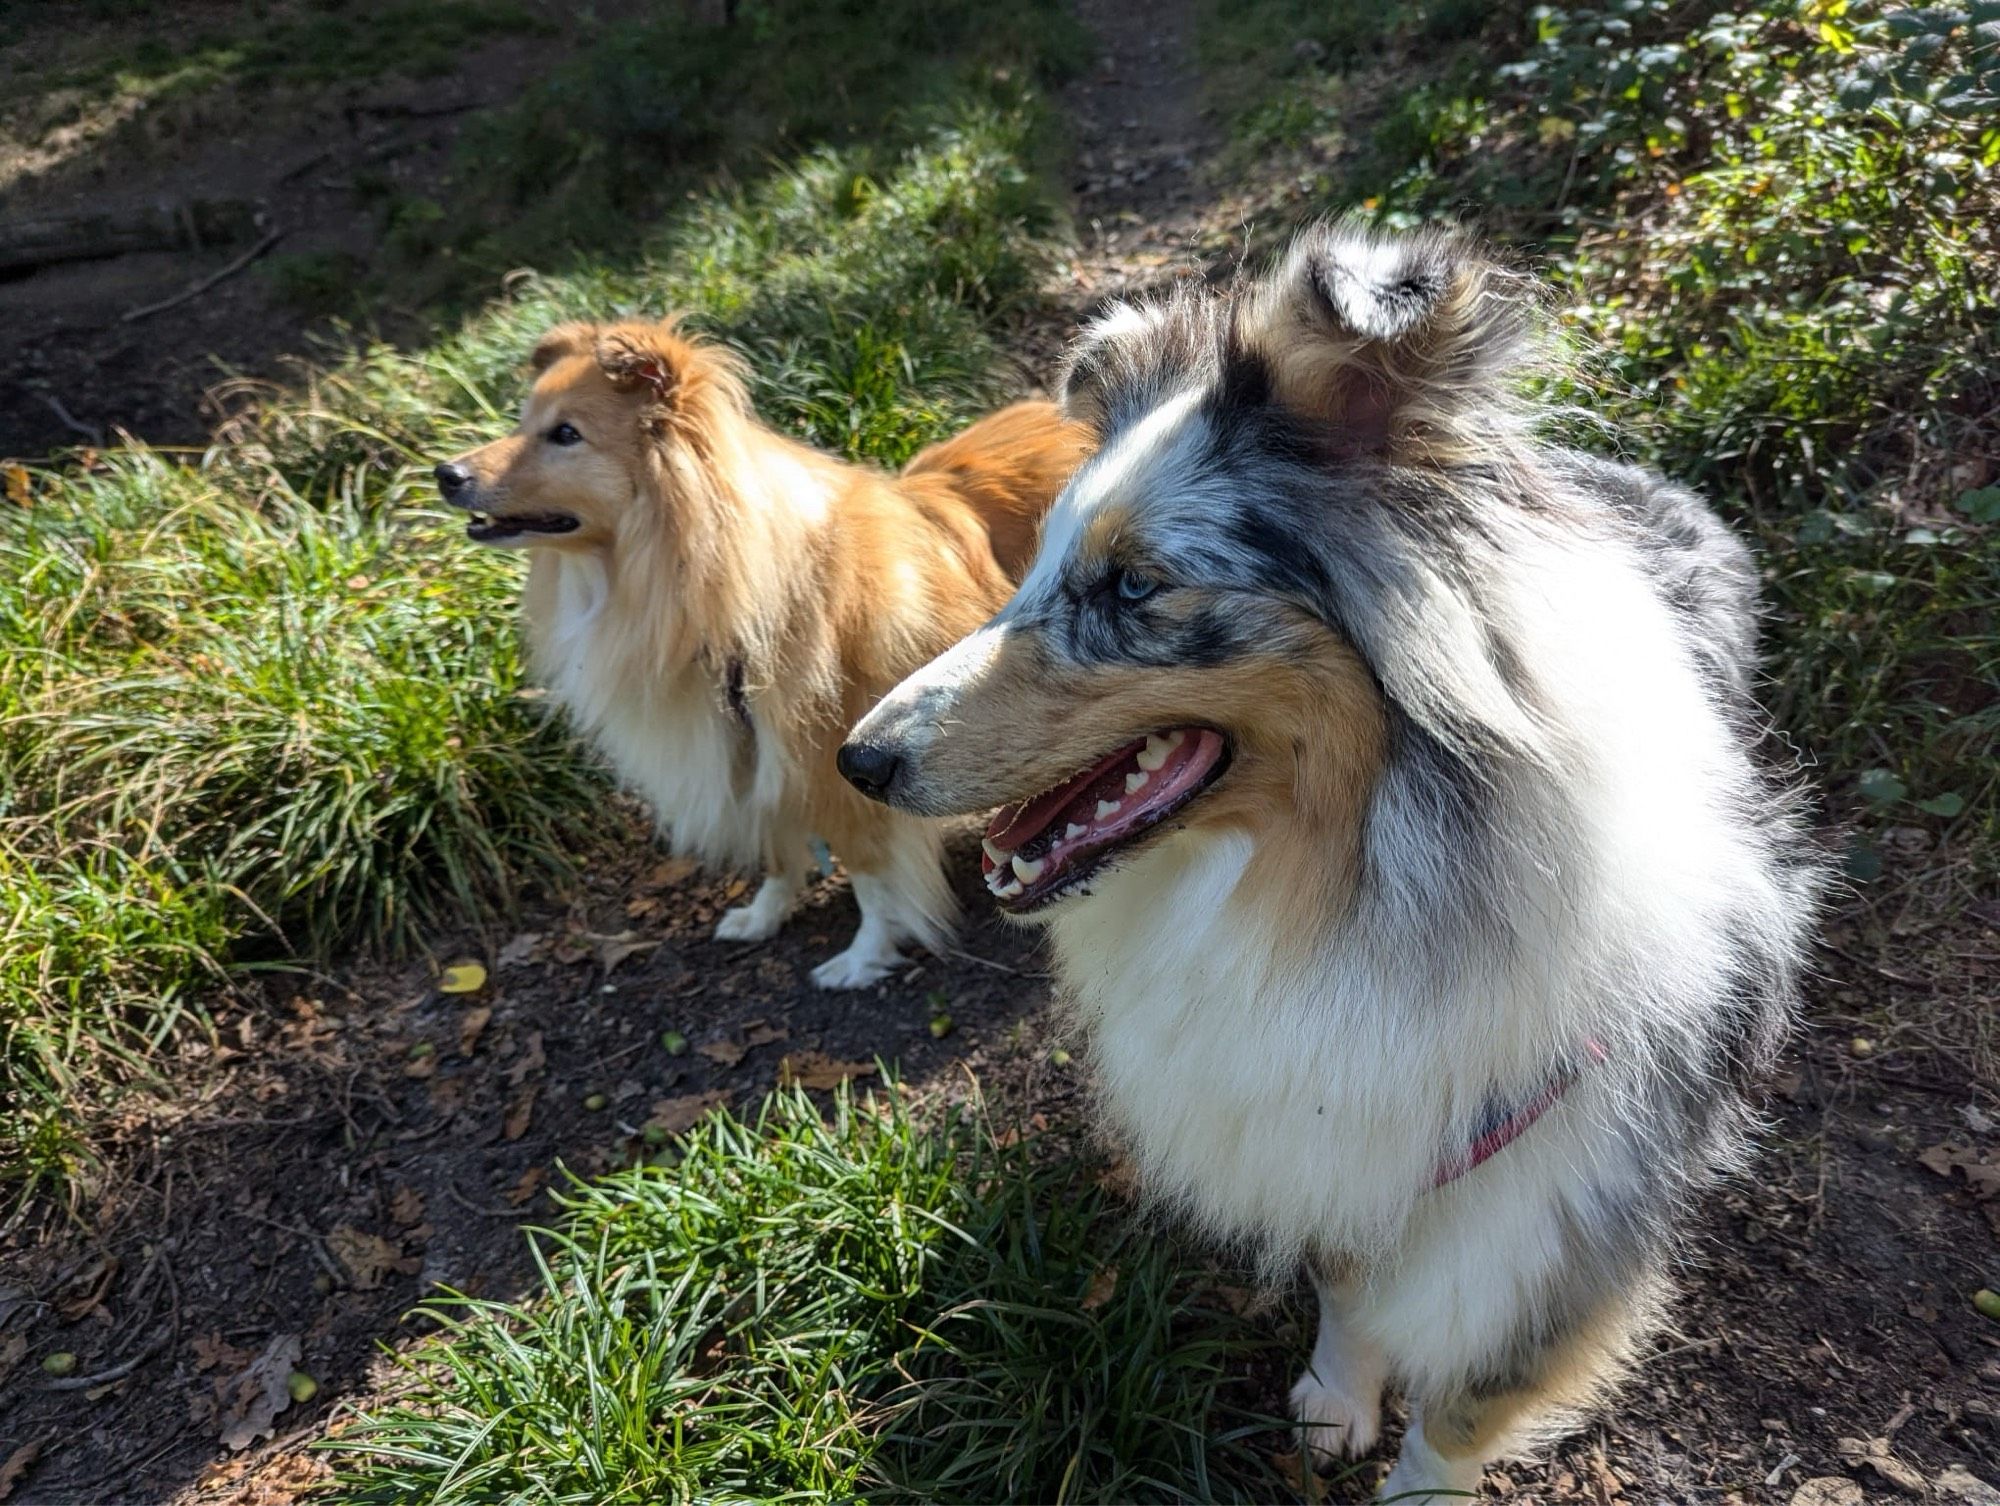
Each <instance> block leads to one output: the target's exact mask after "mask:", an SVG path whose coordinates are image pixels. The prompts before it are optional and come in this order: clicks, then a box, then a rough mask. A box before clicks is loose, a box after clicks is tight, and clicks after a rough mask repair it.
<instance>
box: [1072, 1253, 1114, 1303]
mask: <svg viewBox="0 0 2000 1506" xmlns="http://www.w3.org/2000/svg"><path fill="white" fill-rule="evenodd" d="M1117 1290H1118V1267H1117V1266H1115V1265H1107V1266H1100V1267H1099V1268H1098V1271H1097V1274H1096V1275H1094V1276H1092V1277H1091V1278H1090V1290H1089V1291H1087V1292H1085V1293H1084V1294H1083V1301H1081V1302H1079V1303H1078V1304H1077V1306H1079V1307H1081V1308H1082V1309H1083V1310H1084V1311H1085V1312H1087V1313H1094V1312H1096V1311H1097V1310H1098V1308H1100V1307H1102V1306H1104V1304H1105V1303H1107V1302H1109V1301H1110V1300H1111V1294H1112V1293H1113V1292H1115V1291H1117Z"/></svg>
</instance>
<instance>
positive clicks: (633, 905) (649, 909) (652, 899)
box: [625, 894, 665, 920]
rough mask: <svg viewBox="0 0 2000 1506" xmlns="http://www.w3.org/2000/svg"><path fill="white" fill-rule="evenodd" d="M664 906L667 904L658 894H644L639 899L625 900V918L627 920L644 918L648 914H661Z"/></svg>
mask: <svg viewBox="0 0 2000 1506" xmlns="http://www.w3.org/2000/svg"><path fill="white" fill-rule="evenodd" d="M664 908H665V906H664V905H663V904H662V903H661V902H660V900H659V898H658V897H657V896H655V895H651V894H642V895H640V896H639V897H638V898H637V899H628V900H626V901H625V918H626V919H627V920H644V919H646V918H647V917H648V916H651V915H657V914H659V912H660V911H661V910H662V909H664Z"/></svg>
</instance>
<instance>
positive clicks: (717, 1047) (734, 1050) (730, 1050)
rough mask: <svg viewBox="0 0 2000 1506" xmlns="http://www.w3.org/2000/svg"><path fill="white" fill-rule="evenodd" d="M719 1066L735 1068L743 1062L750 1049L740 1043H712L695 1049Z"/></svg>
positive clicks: (727, 1041)
mask: <svg viewBox="0 0 2000 1506" xmlns="http://www.w3.org/2000/svg"><path fill="white" fill-rule="evenodd" d="M694 1049H695V1050H696V1051H698V1052H700V1053H701V1054H702V1055H703V1056H705V1057H707V1058H708V1059H709V1060H710V1061H712V1062H714V1063H716V1064H717V1065H718V1066H723V1067H733V1066H735V1065H736V1064H737V1063H738V1062H740V1061H742V1060H743V1053H744V1052H746V1051H748V1050H749V1049H750V1048H749V1047H748V1046H745V1045H743V1044H742V1043H741V1042H740V1041H729V1040H722V1041H710V1042H709V1043H708V1044H707V1045H705V1046H697V1047H695V1048H694Z"/></svg>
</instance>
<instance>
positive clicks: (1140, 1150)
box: [840, 227, 1823, 1499]
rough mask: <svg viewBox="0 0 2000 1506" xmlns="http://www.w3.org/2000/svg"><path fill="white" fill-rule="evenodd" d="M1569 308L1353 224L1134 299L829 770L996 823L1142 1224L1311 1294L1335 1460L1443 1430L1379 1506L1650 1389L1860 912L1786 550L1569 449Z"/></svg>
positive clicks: (1470, 252) (1097, 340) (1314, 1439)
mask: <svg viewBox="0 0 2000 1506" xmlns="http://www.w3.org/2000/svg"><path fill="white" fill-rule="evenodd" d="M1539 302H1540V300H1539V298H1538V296H1537V291H1536V288H1535V286H1534V284H1533V283H1532V282H1531V281H1529V280H1528V279H1526V278H1524V277H1522V276H1521V275H1519V274H1517V273H1515V272H1512V271H1510V270H1509V269H1507V268H1505V267H1503V266H1502V265H1500V264H1499V263H1498V262H1497V261H1496V260H1494V259H1493V258H1491V257H1490V256H1489V255H1487V254H1486V253H1484V252H1482V251H1481V250H1480V249H1479V248H1478V247H1477V246H1476V245H1475V244H1473V243H1472V242H1470V241H1469V240H1468V239H1466V238H1465V237H1463V236H1461V235H1459V234H1457V233H1453V232H1433V233H1426V234H1421V235H1414V236H1385V235H1378V234H1372V233H1368V232H1364V231H1360V230H1356V229H1351V228H1340V227H1321V228H1318V229H1315V230H1313V231H1311V232H1309V233H1307V234H1305V235H1304V236H1303V237H1301V238H1300V239H1299V240H1298V241H1297V242H1296V243H1295V245H1294V247H1293V248H1292V250H1291V253H1290V255H1289V256H1288V257H1287V258H1286V259H1285V260H1284V261H1283V263H1282V264H1281V265H1280V266H1279V267H1278V268H1277V270H1276V271H1275V272H1273V273H1271V274H1270V275H1268V276H1267V277H1264V278H1262V279H1261V280H1254V281H1248V282H1245V283H1240V284H1238V285H1237V286H1236V287H1234V288H1231V289H1227V290H1213V289H1207V288H1198V289H1194V290H1191V291H1190V290H1183V291H1180V292H1177V293H1174V294H1172V295H1171V296H1168V297H1166V298H1164V299H1163V300H1162V301H1158V302H1155V303H1152V304H1149V305H1144V306H1130V305H1128V306H1120V307H1117V308H1115V309H1114V310H1113V311H1112V312H1110V313H1109V314H1108V315H1106V316H1105V317H1103V318H1102V319H1100V320H1098V321H1097V322H1096V323H1095V324H1094V325H1092V326H1091V327H1089V328H1088V329H1087V330H1086V331H1085V333H1084V334H1083V336H1082V338H1081V340H1080V342H1079V344H1078V345H1077V348H1076V350H1075V352H1074V354H1073V356H1072V359H1071V362H1070V365H1069V369H1068V372H1067V377H1066V381H1065V393H1064V401H1065V404H1066V406H1067V409H1068V412H1069V414H1070V416H1071V417H1072V418H1075V419H1078V420H1081V421H1082V422H1084V423H1086V424H1088V425H1089V426H1090V427H1091V428H1092V429H1093V430H1094V431H1095V432H1096V435H1097V437H1098V439H1099V441H1100V448H1099V449H1098V452H1097V453H1096V455H1095V456H1094V458H1092V459H1091V460H1090V461H1088V462H1087V463H1086V464H1085V465H1084V466H1083V467H1082V469H1081V470H1080V471H1079V472H1078V473H1077V474H1076V476H1075V477H1074V478H1073V479H1072V480H1071V481H1070V483H1069V485H1068V487H1067V489H1066V490H1065V491H1064V492H1063V493H1062V495H1061V497H1060V499H1059V500H1058V501H1057V503H1056V505H1055V507H1054V510H1053V511H1052V512H1051V513H1050V515H1049V518H1048V522H1047V524H1046V527H1045V531H1044V534H1043V538H1042V543H1041V546H1040V551H1039V553H1038V555H1037V556H1036V559H1035V561H1034V563H1033V565H1032V567H1031V569H1030V571H1029V573H1028V575H1027V576H1026V578H1025V580H1024V581H1023V583H1022V585H1021V586H1020V588H1019V590H1018V591H1017V592H1016V593H1015V595H1014V596H1013V598H1012V599H1011V600H1010V601H1009V602H1008V603H1007V604H1006V605H1005V606H1004V607H1003V608H1002V609H1001V611H1000V612H999V614H998V615H997V616H995V617H994V618H993V619H992V621H991V622H989V623H988V624H987V625H986V626H985V627H983V628H982V629H980V630H979V631H978V632H976V633H974V634H973V635H972V636H971V637H969V638H967V639H965V640H964V641H963V642H961V643H959V644H958V645H957V646H956V647H955V648H953V649H952V650H951V651H949V652H948V653H946V654H944V655H943V656H942V657H940V658H938V659H936V660H934V661H933V662H932V663H931V664H929V665H928V666H927V667H925V668H923V669H921V670H918V671H917V672H916V673H915V674H913V675H911V676H910V677H909V678H908V679H907V680H905V681H904V682H903V683H902V684H901V685H900V686H898V687H897V688H896V689H895V690H894V691H892V692H891V693H890V694H889V696H888V697H887V698H886V699H885V700H883V701H882V702H881V704H880V705H879V706H877V707H876V708H875V710H874V711H873V712H872V713H870V714H869V715H868V716H867V717H866V718H865V719H864V720H862V721H861V722H860V724H859V725H858V726H857V727H856V728H855V729H854V731H853V732H852V733H851V734H850V738H849V741H848V743H847V744H846V746H845V747H844V748H843V750H842V753H841V759H840V762H841V767H842V770H843V772H844V773H846V775H847V776H848V777H849V779H851V780H852V781H853V782H854V783H856V784H857V785H859V786H861V787H862V788H863V789H864V790H865V791H866V792H867V793H869V794H872V795H874V796H876V797H877V798H880V799H882V800H885V801H887V802H889V803H890V804H891V805H894V806H896V807H898V808H900V809H902V810H905V811H909V812H915V813H920V814H924V815H946V814H957V813H962V812H970V811H981V810H986V809H989V808H991V807H993V806H994V805H995V804H996V803H998V802H1005V803H1004V804H1001V806H1000V810H999V812H998V814H997V815H995V816H994V817H993V819H992V822H991V824H990V826H989V828H988V830H987V835H986V841H985V858H984V866H985V870H986V875H987V885H988V887H989V888H990V889H991V891H992V893H993V895H994V897H995V898H996V900H997V901H998V903H999V904H1000V905H1001V906H1002V907H1003V908H1004V909H1006V910H1008V911H1010V912H1013V913H1015V914H1017V915H1021V916H1025V917H1032V918H1033V919H1035V920H1038V921H1041V922H1043V923H1044V924H1045V925H1046V926H1047V928H1048V934H1049V937H1050V939H1051V941H1052V943H1053V947H1054V952H1055V957H1056V960H1057V965H1058V970H1059V976H1060V979H1061V982H1062V985H1063V990H1062V991H1063V993H1064V994H1065V995H1066V997H1067V999H1068V1000H1069V1002H1070V1004H1071V1006H1072V1007H1073V1008H1074V1010H1075V1011H1076V1012H1077V1015H1078V1016H1079V1018H1080V1020H1081V1021H1082V1023H1083V1024H1084V1025H1085V1026H1086V1027H1087V1028H1088V1030H1089V1032H1090V1038H1091V1040H1092V1042H1093V1050H1094V1055H1095V1064H1096V1071H1097V1074H1098V1080H1099V1092H1100V1100H1101V1107H1102V1111H1103V1113H1104V1115H1105V1117H1106V1118H1107V1120H1108V1121H1109V1126H1110V1128H1111V1129H1112V1131H1113V1132H1114V1133H1115V1134H1116V1135H1117V1136H1118V1137H1119V1138H1121V1139H1122V1140H1123V1142H1124V1143H1125V1144H1126V1145H1127V1146H1129V1148H1130V1149H1131V1151H1132V1153H1133V1155H1134V1156H1135V1157H1136V1160H1137V1162H1138V1165H1139V1168H1140V1170H1141V1174H1142V1177H1143V1179H1144V1181H1145V1182H1146V1183H1147V1185H1148V1187H1149V1189H1150V1190H1151V1191H1152V1192H1153V1193H1154V1194H1156V1195H1157V1196H1159V1197H1160V1198H1161V1199H1163V1200H1164V1201H1166V1202H1167V1203H1169V1204H1171V1205H1173V1206H1175V1207H1177V1208H1178V1209H1180V1210H1181V1211H1183V1212H1184V1213H1186V1214H1187V1215H1190V1216H1191V1217H1192V1218H1193V1219H1195V1220H1196V1221H1198V1222H1199V1223H1200V1224H1201V1225H1203V1226H1204V1227H1205V1228H1206V1229H1208V1230H1209V1231H1211V1232H1213V1233H1215V1234H1218V1235H1221V1236H1223V1237H1225V1238H1228V1239H1231V1240H1234V1241H1237V1242H1240V1243H1242V1244H1244V1245H1247V1246H1250V1247H1252V1248H1254V1249H1255V1250H1256V1251H1257V1252H1258V1254H1259V1255H1260V1257H1261V1258H1262V1259H1263V1260H1264V1261H1265V1262H1266V1263H1267V1268H1268V1269H1270V1270H1272V1271H1273V1272H1276V1271H1279V1270H1283V1269H1289V1268H1294V1267H1296V1266H1298V1265H1303V1266H1304V1267H1306V1268H1307V1269H1308V1270H1309V1271H1310V1272H1311V1274H1312V1276H1313V1278H1314V1284H1315V1286H1316V1287H1317V1290H1318V1294H1319V1302H1320V1330H1319V1337H1318V1341H1317V1343H1316V1345H1315V1347H1314V1349H1313V1353H1312V1359H1311V1363H1310V1364H1309V1366H1308V1367H1307V1369H1306V1372H1305V1374H1304V1376H1303V1378H1302V1379H1301V1380H1300V1381H1299V1382H1298V1385H1297V1387H1296V1388H1295V1390H1294V1392H1293V1402H1294V1405H1295V1407H1296V1410H1297V1414H1298V1416H1299V1418H1300V1419H1301V1421H1302V1422H1303V1423H1305V1424H1306V1428H1307V1435H1308V1438H1309V1441H1310V1443H1311V1444H1312V1446H1313V1449H1314V1451H1315V1453H1317V1454H1319V1455H1321V1456H1323V1457H1337V1456H1340V1455H1343V1454H1354V1453H1361V1452H1365V1451H1367V1450H1369V1449H1370V1448H1371V1447H1372V1446H1373V1445H1374V1443H1375V1441H1376V1439H1377V1436H1378V1432H1379V1430H1380V1425H1381V1408H1382V1394H1383V1390H1384V1387H1385V1385H1389V1384H1394V1385H1396V1386H1398V1387H1400V1388H1401V1389H1402V1390H1403V1392H1404V1393H1405V1394H1406V1395H1407V1397H1408V1398H1409V1401H1410V1404H1411V1409H1412V1415H1411V1420H1410V1425H1409V1427H1408V1430H1407V1433H1406V1435H1405V1437H1404V1439H1403V1444H1402V1449H1401V1452H1400V1455H1399V1457H1398V1460H1397V1462H1396V1464H1395V1467H1394V1468H1393V1470H1392V1471H1391V1472H1390V1474H1389V1477H1388V1479H1387V1480H1386V1482H1384V1484H1383V1487H1382V1490H1383V1494H1384V1496H1385V1497H1390V1496H1402V1497H1405V1498H1408V1499H1422V1498H1424V1497H1425V1496H1427V1495H1428V1494H1430V1493H1433V1492H1446V1493H1449V1492H1455V1491H1470V1490H1474V1489H1476V1488H1477V1486H1478V1484H1479V1480H1480V1474H1481V1468H1482V1466H1483V1464H1484V1463H1485V1461H1487V1460H1488V1459H1490V1458H1492V1457H1493V1456H1494V1455H1495V1454H1497V1453H1499V1452H1501V1451H1502V1450H1503V1449H1505V1448H1507V1447H1509V1446H1519V1445H1521V1444H1522V1443H1523V1442H1525V1441H1528V1440H1530V1439H1533V1438H1534V1437H1536V1436H1545V1435H1546V1434H1547V1433H1548V1432H1549V1431H1550V1429H1552V1428H1553V1427H1555V1426H1557V1425H1559V1424H1560V1422H1561V1421H1562V1420H1563V1419H1564V1418H1565V1417H1568V1416H1573V1415H1574V1411H1575V1408H1576V1407H1577V1406H1578V1405H1579V1404H1581V1403H1585V1402H1588V1401H1590V1400H1591V1399H1592V1398H1594V1397H1595V1396H1596V1395H1597V1394H1599V1393H1600V1392H1601V1391H1602V1390H1603V1389H1604V1388H1605V1386H1606V1385H1607V1384H1608V1383H1609V1382H1610V1381H1611V1380H1612V1379H1613V1378H1614V1377H1615V1376H1616V1375H1617V1373H1618V1372H1619V1370H1620V1369H1621V1367H1622V1366H1623V1365H1624V1364H1625V1363H1626V1362H1627V1361H1628V1360H1629V1359H1630V1358H1631V1357H1632V1356H1633V1353H1634V1350H1635V1347H1636V1345H1637V1343H1638V1341H1639V1340H1640V1338H1641V1337H1642V1336H1643V1335H1644V1333H1645V1332H1646V1330H1647V1327H1648V1325H1649V1324H1650V1323H1651V1322H1652V1321H1653V1320H1654V1318H1655V1317H1656V1316H1657V1315H1658V1313H1659V1310H1660V1303H1661V1294H1662V1290H1663V1287H1664V1284H1665V1282H1664V1276H1665V1272H1666V1269H1667V1266H1668V1262H1669V1258H1670V1256H1671V1254H1672V1248H1673V1244H1674V1236H1675V1229H1676V1225H1677V1223H1678V1222H1679V1221H1680V1218H1681V1215H1682V1212H1683V1210H1684V1208H1685V1207H1686V1205H1687V1203H1688V1200H1689V1197H1690V1195H1691V1194H1692V1193H1693V1192H1694V1191H1696V1190H1697V1189H1699V1188H1700V1187H1701V1186H1702V1185H1703V1184H1704V1183H1705V1182H1707V1181H1709V1180H1710V1179H1711V1178H1712V1177H1713V1176H1714V1175H1716V1174H1717V1173H1718V1171H1720V1170H1722V1169H1724V1168H1727V1167H1729V1166H1730V1165H1731V1164H1732V1163H1734V1162H1735V1161H1736V1160H1737V1159H1738V1158H1739V1156H1740V1155H1741V1152H1742V1148H1743V1145H1744V1142H1745V1138H1746V1132H1747V1130H1748V1128H1749V1126H1750V1119H1751V1115H1750V1112H1749V1110H1748V1108H1747V1106H1746V1098H1745V1090H1746V1087H1747V1086H1748V1085H1749V1084H1750V1081H1751V1079H1753V1078H1754V1077H1755V1075H1756V1074H1757V1073H1758V1072H1759V1071H1760V1070H1761V1069H1763V1068H1764V1067H1765V1066H1766V1065H1767V1064H1768V1062H1769V1060H1770V1058H1771V1056H1772V1053H1773V1051H1774V1049H1775V1048H1776V1046H1777V1044H1778V1041H1779V1039H1780V1037H1781V1035H1782V1034H1783V1032H1784V1031H1785V1029H1786V1026H1787V1022H1788V1020H1789V1018H1790V1016H1791V1013H1792V1010H1793V1007H1794V995H1795V990H1796V986H1797V979H1798V976H1799V973H1800V969H1801V962H1802V954H1803V952H1804V950H1805V947H1806V945H1807V939H1808V933H1809V930H1810V927H1811V924H1812V919H1813V915H1814V912H1815V908H1816V905H1817V900H1818V895H1819V891H1820V888H1821V886H1822V882H1823V864H1822V862H1821V858H1820V855H1819V849H1818V847H1817V846H1816V845H1815V844H1814V843H1813V842H1812V841H1811V839H1810V838H1809V836H1808V833H1807V827H1806V823H1805V820H1804V818H1803V816H1802V813H1801V809H1800V796H1799V794H1798V793H1797V791H1796V790H1795V788H1794V782H1793V780H1792V778H1791V777H1790V775H1788V774H1781V773H1778V772H1774V771H1773V770H1772V769H1771V768H1770V767H1769V766H1768V765H1767V764H1766V763H1765V762H1764V761H1762V760H1760V758H1759V756H1758V753H1757V744H1758V743H1759V741H1760V732H1761V730H1762V726H1761V718H1760V714H1759V712H1758V710H1757V708H1756V706H1755V704H1754V703H1753V701H1752V693H1753V678H1754V675H1755V667H1756V660H1755V639H1756V616H1757V610H1758V604H1757V575H1756V572H1755V570H1754V568H1753V566H1752V563H1751V559H1750V556H1749V553H1748V552H1747V550H1746V549H1745V548H1744V546H1743V545H1742V544H1741V543H1740V542H1739V541H1738V540H1737V539H1736V538H1735V537H1734V536H1732V535H1731V533H1730V532H1729V531H1728V530H1727V529H1726V528H1725V527H1724V526H1723V524H1722V523H1721V522H1720V520H1719V519H1718V518H1717V517H1716V515H1715V514H1714V513H1713V512H1711V511H1710V510H1709V509H1708V508H1707V507H1706V506H1704V505H1703V504H1702V503H1701V502H1700V501H1698V500H1697V499H1696V498H1695V497H1694V496H1692V495H1691V494H1689V493H1688V492H1687V491H1684V490H1682V489H1681V488H1679V487H1676V486H1674V485H1672V484H1670V483H1668V482H1666V481H1665V480H1663V479H1662V478H1660V477H1659V476H1657V475H1654V474H1652V473H1650V472H1647V471H1644V470H1639V469H1635V468H1633V467H1631V466H1628V465H1623V464H1616V463H1612V462H1609V461H1605V460H1601V459H1594V458H1591V457H1590V456H1587V455H1584V454H1580V453H1577V452H1575V451H1572V450H1570V449H1567V448H1563V447H1561V446H1558V445H1556V444H1554V443H1551V442H1548V441H1546V440H1544V439H1543V438H1541V437H1540V435H1539V433H1538V427H1537V423H1536V420H1537V417H1538V413H1537V406H1536V404H1535V403H1534V402H1533V401H1531V400H1529V399H1526V398H1524V397H1523V396H1522V390H1521V383H1522V379H1523V378H1524V377H1526V376H1531V375H1533V374H1534V367H1535V363H1536V362H1538V361H1539V360H1541V359H1543V357H1542V356H1541V354H1540V352H1541V351H1542V350H1543V349H1544V348H1545V347H1544V346H1543V344H1542V342H1541V341H1539V340H1538V339H1537V338H1536V331H1537V330H1538V328H1540V327H1541V324H1542V321H1541V319H1540V318H1539V313H1538V305H1539Z"/></svg>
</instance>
